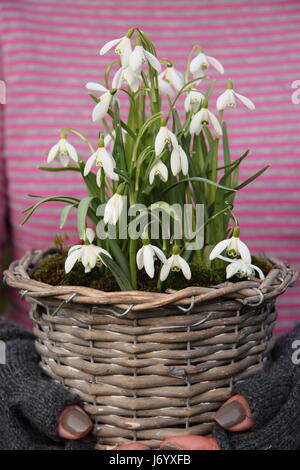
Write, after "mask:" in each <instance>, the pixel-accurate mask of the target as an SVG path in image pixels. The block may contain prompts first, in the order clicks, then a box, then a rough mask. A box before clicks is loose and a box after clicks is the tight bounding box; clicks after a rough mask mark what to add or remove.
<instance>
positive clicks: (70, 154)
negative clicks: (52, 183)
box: [47, 132, 78, 167]
mask: <svg viewBox="0 0 300 470" xmlns="http://www.w3.org/2000/svg"><path fill="white" fill-rule="evenodd" d="M70 158H71V159H72V160H73V161H74V162H76V163H77V161H78V154H77V151H76V149H75V147H73V145H72V144H70V143H69V142H68V141H67V139H66V137H65V134H64V132H62V133H61V138H60V139H59V141H58V142H57V144H55V145H53V147H51V149H50V150H49V153H48V158H47V163H50V162H52V161H53V160H60V163H61V164H62V166H64V167H67V166H68V164H69V161H70Z"/></svg>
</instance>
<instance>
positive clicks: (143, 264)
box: [136, 234, 167, 279]
mask: <svg viewBox="0 0 300 470" xmlns="http://www.w3.org/2000/svg"><path fill="white" fill-rule="evenodd" d="M142 242H143V246H142V248H140V249H139V251H138V252H137V255H136V264H137V267H138V269H142V268H145V271H146V273H147V274H148V276H149V277H151V279H153V277H154V273H155V268H154V262H155V260H156V258H158V259H159V260H160V261H161V262H162V263H164V264H165V263H167V258H166V257H165V255H164V253H163V252H162V250H161V249H160V248H158V247H157V246H154V245H151V243H150V240H149V238H148V236H147V235H146V234H143V235H142Z"/></svg>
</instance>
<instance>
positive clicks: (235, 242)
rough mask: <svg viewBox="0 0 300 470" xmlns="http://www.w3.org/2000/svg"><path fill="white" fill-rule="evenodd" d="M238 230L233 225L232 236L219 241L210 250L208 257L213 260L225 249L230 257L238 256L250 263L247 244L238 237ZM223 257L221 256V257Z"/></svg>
mask: <svg viewBox="0 0 300 470" xmlns="http://www.w3.org/2000/svg"><path fill="white" fill-rule="evenodd" d="M239 234H240V230H239V227H235V228H234V230H233V236H232V237H231V238H227V239H226V240H222V241H220V242H219V243H218V244H217V245H216V246H215V247H214V248H213V250H212V251H211V253H210V255H209V259H210V260H213V259H215V258H219V257H220V255H221V253H223V251H225V250H226V253H227V255H229V256H231V257H232V258H236V257H237V256H240V257H241V259H242V261H244V263H247V264H250V263H251V253H250V250H249V248H248V247H247V245H246V244H245V243H244V242H242V240H240V238H239ZM222 259H223V258H222ZM230 261H231V260H230Z"/></svg>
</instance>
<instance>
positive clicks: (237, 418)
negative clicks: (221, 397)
mask: <svg viewBox="0 0 300 470" xmlns="http://www.w3.org/2000/svg"><path fill="white" fill-rule="evenodd" d="M215 421H216V422H217V423H218V424H219V425H220V426H221V427H222V428H224V429H227V430H229V431H232V432H237V431H246V430H247V429H250V428H252V426H253V425H254V423H253V420H252V418H251V410H250V406H249V404H248V402H247V400H246V399H245V398H244V397H243V396H242V395H234V396H233V397H231V398H229V400H227V401H226V402H225V403H224V405H222V406H221V408H220V409H219V410H218V411H217V413H216V414H215Z"/></svg>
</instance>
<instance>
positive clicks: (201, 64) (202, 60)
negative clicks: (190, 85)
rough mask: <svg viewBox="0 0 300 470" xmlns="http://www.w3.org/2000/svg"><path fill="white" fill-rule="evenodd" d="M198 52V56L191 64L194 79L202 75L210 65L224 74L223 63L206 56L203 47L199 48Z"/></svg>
mask: <svg viewBox="0 0 300 470" xmlns="http://www.w3.org/2000/svg"><path fill="white" fill-rule="evenodd" d="M198 51H199V53H198V55H197V56H196V57H194V59H193V60H192V61H191V63H190V72H191V73H192V74H193V76H194V78H196V77H198V76H199V75H202V74H203V72H205V71H206V70H207V69H208V67H209V66H210V65H211V66H212V67H214V68H215V69H216V70H217V71H218V72H219V73H221V74H223V73H224V67H223V65H222V64H221V62H219V61H218V60H217V59H215V58H214V57H211V56H208V55H206V54H204V52H203V50H202V49H201V47H198Z"/></svg>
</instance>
